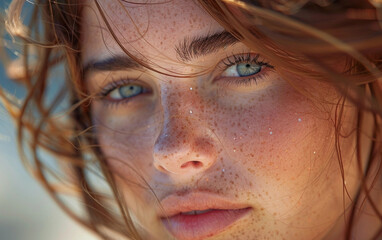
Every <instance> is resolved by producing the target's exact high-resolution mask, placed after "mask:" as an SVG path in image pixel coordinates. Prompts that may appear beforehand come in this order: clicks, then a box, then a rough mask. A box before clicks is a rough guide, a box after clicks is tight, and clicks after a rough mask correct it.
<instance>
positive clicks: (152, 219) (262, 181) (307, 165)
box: [82, 0, 357, 240]
mask: <svg viewBox="0 0 382 240" xmlns="http://www.w3.org/2000/svg"><path fill="white" fill-rule="evenodd" d="M100 3H101V5H102V6H103V7H104V10H105V12H106V13H108V15H109V16H110V17H111V21H112V23H113V24H114V25H113V29H114V30H115V31H117V36H118V37H119V39H122V42H123V44H124V47H125V48H126V49H127V50H128V51H130V52H132V53H133V54H136V56H137V57H139V58H141V59H143V56H144V57H145V58H146V59H149V60H150V61H152V63H154V65H155V66H159V67H161V69H166V70H169V71H175V72H176V73H178V74H192V73H195V72H198V71H201V70H205V69H206V68H208V67H213V66H214V65H215V64H217V63H218V62H219V61H220V60H222V59H224V58H225V57H226V56H229V55H230V54H232V53H235V54H240V53H243V52H254V53H256V49H252V50H249V49H248V48H247V47H246V46H244V45H243V44H238V45H235V46H233V47H228V48H227V49H225V50H223V49H222V50H221V51H220V52H218V53H214V54H212V55H207V56H203V57H201V58H198V59H195V60H193V61H191V62H190V63H187V64H186V63H183V62H180V61H179V60H178V58H177V56H176V52H175V50H174V46H175V45H176V44H177V43H178V42H179V41H182V39H183V38H184V37H186V36H195V35H196V36H198V35H200V34H206V33H209V32H218V31H221V30H222V29H223V28H222V27H221V26H220V25H219V24H218V23H217V22H216V21H214V20H213V19H212V18H211V17H210V16H209V15H208V14H207V13H205V12H204V11H203V10H202V9H201V8H200V6H197V5H196V4H195V3H194V2H193V1H180V0H179V1H174V2H170V3H162V4H159V5H158V4H157V5H150V4H148V5H133V4H125V7H127V10H128V13H129V15H130V17H131V18H132V19H134V22H135V24H136V27H135V26H134V25H133V24H132V22H131V20H130V18H129V17H128V16H127V15H126V12H125V11H123V10H122V8H121V6H120V5H119V4H117V3H116V2H115V1H106V0H105V1H100ZM89 5H90V6H89V7H87V8H85V11H84V13H83V17H84V19H83V20H84V23H85V24H84V26H88V27H86V28H84V29H83V38H82V43H83V56H82V57H83V61H84V62H86V61H88V60H89V59H99V58H102V57H106V56H111V55H112V54H116V53H122V50H121V49H120V48H119V47H118V45H117V44H116V42H115V41H114V40H113V39H112V37H111V36H110V34H108V32H107V31H106V30H101V29H102V28H100V27H99V25H98V20H97V18H100V16H99V14H97V13H96V12H97V11H93V10H94V9H96V7H95V6H94V5H93V4H92V3H89ZM95 14H96V15H95ZM101 26H102V27H104V24H102V22H101ZM140 35H143V36H140ZM200 63H203V64H200ZM275 68H276V69H277V66H275ZM110 76H113V77H110ZM135 76H139V78H140V80H141V81H142V82H145V83H146V84H147V85H148V86H150V87H151V88H152V90H153V92H152V94H150V95H148V96H139V97H136V98H134V99H132V100H131V101H129V102H124V103H122V104H118V105H113V106H111V105H110V104H106V103H105V102H104V101H101V100H97V101H94V102H93V103H92V117H93V122H94V124H95V126H96V129H97V137H98V141H99V143H100V145H101V150H102V152H103V153H104V155H105V156H106V158H107V160H108V162H109V164H110V166H111V167H112V169H113V171H114V172H115V175H116V177H117V180H118V182H119V184H120V185H121V187H122V188H123V190H124V194H125V196H126V200H127V204H128V207H129V209H131V211H132V213H133V214H134V215H135V216H136V217H137V218H138V220H139V222H140V225H141V226H142V227H143V228H144V229H146V230H147V233H146V234H148V236H150V237H148V239H153V238H155V237H154V236H156V237H157V238H158V239H171V238H172V237H171V236H170V234H169V233H168V232H167V231H166V230H165V229H164V227H163V226H162V224H161V222H160V221H159V219H158V217H157V212H155V210H156V209H157V208H158V202H157V200H156V199H155V196H154V194H153V192H151V191H150V189H148V188H147V185H146V184H148V185H149V186H150V187H151V189H152V190H153V191H154V193H155V195H156V196H157V197H158V199H163V198H164V197H165V196H167V195H168V194H171V193H174V192H176V191H182V190H192V189H202V190H208V191H211V192H214V193H218V194H221V195H224V196H226V197H227V198H229V199H231V200H232V201H234V202H239V203H245V204H247V205H248V206H251V207H252V208H253V209H254V210H253V212H252V213H251V214H250V215H249V216H248V217H246V218H244V219H241V220H240V221H239V222H237V223H235V224H234V225H232V226H230V227H229V228H228V229H227V230H225V231H224V232H222V233H220V234H218V235H215V236H213V237H211V238H209V239H248V240H251V239H256V240H259V239H297V240H298V239H304V240H307V239H321V238H323V237H324V236H325V235H326V234H327V233H328V232H329V231H330V230H331V228H332V226H333V225H334V223H335V222H336V221H337V220H338V218H340V217H341V214H342V210H343V198H342V179H341V175H340V171H339V168H338V162H337V159H336V156H335V154H334V129H333V123H332V121H330V120H331V119H332V118H333V115H334V112H333V111H334V105H332V104H331V103H318V102H316V101H313V100H310V99H308V98H307V97H305V96H303V95H302V94H301V93H299V92H297V91H296V90H294V88H293V87H291V86H290V85H289V84H288V83H287V82H285V81H283V80H282V79H281V78H280V76H279V74H278V73H277V72H275V71H270V72H269V73H268V77H266V78H264V79H263V80H259V83H258V84H257V85H256V84H252V85H251V86H240V87H232V86H230V87H224V86H223V85H219V82H212V81H211V79H210V75H209V74H204V75H202V76H197V77H190V78H180V77H176V76H165V75H161V74H159V73H155V72H152V71H147V72H146V73H144V74H141V73H137V71H136V70H130V71H123V70H121V71H118V72H107V73H91V74H90V76H87V81H88V87H89V90H90V91H91V92H97V88H98V87H99V86H104V85H107V84H108V82H110V81H111V79H112V78H117V79H118V78H134V77H135ZM296 81H299V83H300V84H303V83H306V84H307V86H306V87H307V89H309V90H310V91H312V92H314V93H315V95H317V96H321V97H330V98H329V99H337V98H338V95H337V93H336V91H335V90H334V89H333V88H331V87H330V86H327V85H325V84H323V83H315V82H311V81H308V80H306V79H303V80H301V79H298V78H296ZM190 88H192V89H190ZM333 103H335V101H333ZM345 115H346V116H347V117H348V119H354V116H355V112H354V109H353V108H352V107H351V106H349V107H347V108H346V109H345ZM353 126H354V123H353V122H352V121H348V122H347V123H346V124H345V125H344V129H347V130H349V129H351V128H352V127H353ZM341 146H342V148H343V149H353V148H354V136H353V135H351V136H350V137H348V138H346V139H344V140H343V141H342V142H341ZM343 159H344V163H343V164H344V166H345V167H344V169H345V170H346V175H349V176H353V175H355V174H354V173H355V172H356V167H355V164H351V163H352V161H351V160H354V156H353V152H352V151H346V150H345V151H344V155H343ZM143 179H144V180H145V181H146V182H144V181H143ZM347 183H348V188H349V191H350V193H353V192H354V191H355V189H356V187H357V186H356V184H355V181H354V179H352V178H350V177H349V178H348V180H347ZM346 204H348V202H346Z"/></svg>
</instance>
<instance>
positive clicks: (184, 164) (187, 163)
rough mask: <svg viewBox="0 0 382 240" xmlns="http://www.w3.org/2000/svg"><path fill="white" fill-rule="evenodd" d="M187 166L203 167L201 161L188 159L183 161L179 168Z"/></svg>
mask: <svg viewBox="0 0 382 240" xmlns="http://www.w3.org/2000/svg"><path fill="white" fill-rule="evenodd" d="M187 167H193V168H201V167H203V163H202V162H199V161H189V162H186V163H183V164H182V166H180V168H187Z"/></svg>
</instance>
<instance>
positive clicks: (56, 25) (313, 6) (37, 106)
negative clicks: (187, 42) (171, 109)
mask: <svg viewBox="0 0 382 240" xmlns="http://www.w3.org/2000/svg"><path fill="white" fill-rule="evenodd" d="M94 1H95V3H96V6H97V8H98V9H97V10H98V11H100V12H101V16H102V18H103V19H101V21H104V22H105V23H106V26H107V27H108V28H109V31H110V32H111V34H112V35H113V36H114V38H115V39H116V41H117V42H118V44H119V45H120V46H121V48H122V49H124V48H123V46H122V44H121V43H120V42H119V41H118V39H117V38H116V37H115V34H114V33H113V31H112V29H111V27H110V24H109V22H108V18H107V16H106V15H105V14H103V11H102V7H101V5H100V4H99V3H98V1H97V0H94ZM116 1H122V2H123V0H116ZM199 3H200V5H201V6H202V7H203V8H204V9H205V10H206V11H207V12H208V13H209V14H210V15H211V16H212V17H213V18H214V19H216V21H218V22H219V23H220V24H221V25H222V26H223V27H224V28H225V29H226V30H227V31H229V32H230V33H231V34H233V35H234V36H235V37H236V38H237V39H239V40H240V41H242V42H243V43H244V44H246V45H247V46H248V47H250V48H256V49H258V50H259V52H261V53H264V54H266V55H267V58H269V60H270V61H271V62H272V63H273V64H274V65H277V68H278V72H279V73H280V74H281V73H283V72H286V73H292V74H293V75H296V76H302V77H306V78H307V79H312V81H313V80H317V81H324V82H327V83H330V84H332V85H333V86H335V87H336V88H337V89H338V90H339V91H340V92H341V93H342V98H341V99H340V100H339V101H338V103H337V106H336V118H335V119H334V126H333V127H334V129H335V137H336V138H335V139H336V145H335V149H336V154H337V157H338V163H339V165H338V166H339V168H340V170H341V173H342V178H343V181H344V184H343V187H344V192H346V186H345V178H346V176H345V175H344V169H343V165H342V157H341V148H340V141H341V139H343V138H344V137H345V136H342V135H341V134H340V129H341V123H342V113H343V107H344V103H345V101H349V100H350V101H352V102H353V103H354V104H355V105H356V106H357V107H358V115H357V128H356V129H355V131H356V134H357V145H356V148H357V149H356V154H357V161H358V168H359V175H360V179H359V181H360V188H359V190H358V193H357V194H356V196H355V197H353V199H352V201H353V202H352V208H351V211H350V216H349V218H348V219H349V220H348V222H347V223H346V224H347V231H346V239H351V237H352V234H353V233H352V229H353V227H352V226H353V224H354V222H355V220H356V218H357V211H358V209H359V208H360V206H361V205H362V204H363V203H364V202H368V203H369V204H370V205H371V206H372V208H373V210H374V212H375V215H376V216H377V217H378V218H379V220H380V223H381V224H380V228H379V229H378V231H377V232H376V233H375V234H374V237H373V239H380V238H381V237H382V213H381V212H380V210H378V207H377V203H376V202H375V200H374V199H373V197H372V196H371V195H370V194H369V193H370V191H371V189H372V188H373V186H374V184H377V182H379V184H380V182H381V181H382V179H378V178H377V177H378V176H379V177H380V176H381V174H380V171H381V166H382V164H381V163H382V162H381V155H382V146H381V142H382V130H381V126H382V123H381V117H382V73H381V70H382V3H380V1H377V0H370V1H366V0H343V1H341V0H339V1H331V0H289V1H286V0H259V1H248V0H247V1H246V0H243V1H235V0H231V1H230V0H225V1H218V0H207V1H202V0H199ZM147 4H150V3H149V1H148V3H147ZM25 5H26V1H23V0H13V1H12V3H11V4H10V6H9V8H8V9H7V13H6V15H5V17H4V24H5V25H4V26H5V29H6V31H7V33H8V34H9V36H11V38H12V40H13V46H15V47H17V46H22V47H21V50H20V52H21V55H20V56H21V57H20V59H19V60H18V62H17V63H15V62H11V61H10V60H7V59H6V58H7V55H6V53H5V49H2V51H1V56H2V58H3V60H4V65H5V66H6V67H7V68H8V69H12V68H16V67H17V66H21V68H20V69H21V71H22V72H18V73H17V74H15V72H14V71H11V70H10V71H9V72H10V77H11V78H12V77H13V78H14V79H15V81H17V82H18V83H19V84H20V85H22V87H23V88H25V90H26V94H25V96H24V97H23V98H22V99H21V100H18V99H16V98H15V97H14V96H12V95H10V94H9V93H7V92H6V91H5V90H4V89H1V88H0V99H1V100H2V103H3V104H4V105H5V106H6V108H7V109H8V111H9V113H10V115H11V116H12V117H13V118H14V120H15V122H16V124H17V129H18V135H17V136H18V144H19V151H20V154H21V157H22V159H23V161H24V163H25V165H26V166H27V169H28V170H29V171H30V172H31V173H32V175H33V176H34V177H35V178H36V179H37V180H38V181H39V182H40V183H41V184H42V185H43V186H44V187H45V188H46V190H47V191H48V193H49V194H50V195H51V197H52V198H53V199H54V200H55V201H56V202H57V204H58V205H59V206H60V207H61V208H62V209H63V210H64V211H65V212H66V213H67V214H69V215H70V216H71V217H72V218H73V219H75V220H77V221H78V222H79V223H81V224H83V225H84V226H86V227H88V228H89V229H91V230H93V231H94V232H95V233H96V234H98V235H99V236H101V237H102V238H105V239H110V238H113V236H115V235H116V234H118V239H121V238H122V236H123V237H125V238H127V239H143V238H144V236H142V235H140V234H141V233H140V232H141V230H139V229H137V227H136V226H135V224H134V222H133V220H132V218H131V217H130V215H129V211H128V209H127V208H126V205H125V204H124V199H123V197H122V194H121V192H120V191H119V189H118V187H117V185H116V183H115V181H114V179H113V175H112V173H111V171H110V170H109V168H108V166H107V163H106V161H105V159H104V158H103V156H102V153H101V151H100V149H99V146H98V145H97V141H96V138H95V137H94V133H93V131H92V122H91V118H90V114H89V106H90V104H91V100H92V96H89V95H88V94H87V92H86V89H85V87H84V86H83V77H84V76H83V70H82V67H81V61H80V59H81V46H80V37H81V12H82V9H83V8H84V3H83V2H82V1H75V0H56V1H51V0H35V2H34V3H33V4H32V5H30V6H28V7H29V8H26V7H25ZM24 11H27V12H28V14H29V15H28V16H29V17H28V18H27V19H24V20H23V19H22V16H24V15H23V14H22V13H25V12H24ZM4 36H5V34H4ZM4 42H7V43H9V42H10V40H9V38H7V39H6V38H4ZM124 50H125V49H124ZM125 52H126V54H128V55H129V56H130V57H132V58H134V59H135V57H134V56H133V55H132V54H131V53H129V52H127V51H126V50H125ZM336 57H340V58H344V59H346V63H347V64H346V67H345V69H343V71H340V72H339V71H338V69H333V68H332V67H331V66H330V65H329V64H328V61H327V59H330V58H331V59H333V58H336ZM307 63H308V64H307ZM15 64H18V65H17V66H16V65H15ZM62 65H63V66H64V67H65V69H66V77H65V79H63V85H62V86H63V87H62V90H61V91H56V95H55V96H53V97H52V96H51V94H48V92H49V91H50V90H51V87H50V86H51V85H52V81H56V82H58V81H59V79H56V78H53V76H52V75H54V72H55V71H57V68H59V66H62ZM142 65H144V66H146V67H148V68H150V69H151V66H150V65H149V64H147V63H145V62H142ZM156 71H157V70H156ZM282 77H283V78H284V79H285V80H286V81H288V78H289V76H288V75H285V76H282ZM288 82H289V81H288ZM290 82H291V84H293V86H294V87H295V88H296V89H297V90H299V91H301V92H302V93H303V94H305V95H307V96H309V97H313V96H312V95H311V94H310V93H309V92H307V91H304V89H303V88H301V87H300V86H298V84H296V83H292V81H290ZM55 84H56V83H55ZM48 90H49V91H48ZM68 99H69V102H70V104H69V106H68V107H66V108H65V109H64V110H62V108H63V107H62V102H65V101H67V100H68ZM366 114H371V115H372V118H373V121H374V128H373V135H372V136H370V141H371V142H372V143H371V149H370V154H369V156H368V159H367V165H366V167H365V166H364V165H363V164H362V161H361V149H362V144H363V143H362V141H361V140H360V137H361V135H362V134H363V129H362V127H361V126H363V124H362V123H363V120H364V118H365V115H366ZM41 150H43V151H46V152H48V153H50V154H51V155H52V156H53V158H49V159H42V157H41ZM52 162H54V163H55V164H52ZM375 169H376V170H375ZM95 177H96V178H97V177H98V179H96V180H95V179H94V178H95ZM100 179H101V180H104V182H105V183H106V186H107V189H106V190H105V189H104V188H102V189H100V188H99V187H98V184H94V181H101V180H100ZM153 194H154V193H153ZM69 197H70V198H69ZM344 197H346V196H344ZM68 199H75V200H77V202H79V203H80V205H81V208H82V209H83V210H84V211H78V210H73V209H72V208H73V205H72V202H71V201H72V200H68Z"/></svg>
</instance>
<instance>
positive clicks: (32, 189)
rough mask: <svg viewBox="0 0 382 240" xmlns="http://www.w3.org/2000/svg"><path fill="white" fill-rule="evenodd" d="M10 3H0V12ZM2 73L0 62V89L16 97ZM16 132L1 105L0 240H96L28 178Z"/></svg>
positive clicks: (15, 87) (1, 41)
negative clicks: (19, 153)
mask: <svg viewBox="0 0 382 240" xmlns="http://www.w3.org/2000/svg"><path fill="white" fill-rule="evenodd" d="M9 2H10V1H9V0H1V1H0V10H1V11H3V9H4V8H5V6H7V5H8V3H9ZM0 43H3V39H2V38H0ZM1 45H2V44H1ZM4 70H5V69H4V66H3V65H2V63H1V62H0V87H2V88H6V89H8V90H10V92H12V93H15V94H16V95H18V94H19V93H21V89H19V88H17V86H16V85H14V84H12V83H11V82H9V80H7V77H6V75H5V72H4ZM15 131H16V130H15V128H14V124H13V123H12V122H11V119H10V118H9V116H8V115H7V112H6V111H5V109H4V107H3V106H2V105H1V103H0V239H1V240H24V239H28V240H68V239H70V240H97V239H99V238H97V237H95V236H94V235H92V234H91V233H89V232H87V231H86V230H85V229H83V228H82V227H80V226H79V225H77V224H76V223H75V222H74V221H73V220H71V219H70V218H69V217H68V216H66V215H65V214H64V213H63V212H62V211H61V210H60V209H59V208H58V206H56V205H55V203H54V202H53V200H52V199H50V197H49V196H48V194H47V193H46V191H45V190H44V189H43V188H42V187H41V186H40V185H39V184H38V183H37V182H36V181H35V180H34V179H33V178H32V177H31V176H30V175H29V173H28V172H27V171H26V169H25V168H24V166H23V164H22V162H21V161H20V159H19V156H18V153H17V145H16V141H15Z"/></svg>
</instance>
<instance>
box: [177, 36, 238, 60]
mask: <svg viewBox="0 0 382 240" xmlns="http://www.w3.org/2000/svg"><path fill="white" fill-rule="evenodd" d="M238 42H239V40H238V39H237V38H236V37H234V36H233V35H232V34H231V33H229V32H227V31H222V32H218V33H215V34H212V35H207V36H199V37H193V38H189V37H186V38H185V39H184V40H183V41H182V42H180V43H179V44H178V45H177V46H176V47H175V51H176V53H177V55H178V57H179V58H180V59H181V60H183V61H185V62H188V61H190V60H192V59H193V58H197V57H200V56H204V55H207V54H211V53H213V52H217V51H218V50H220V49H221V48H225V47H228V46H230V45H234V44H236V43H238Z"/></svg>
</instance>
